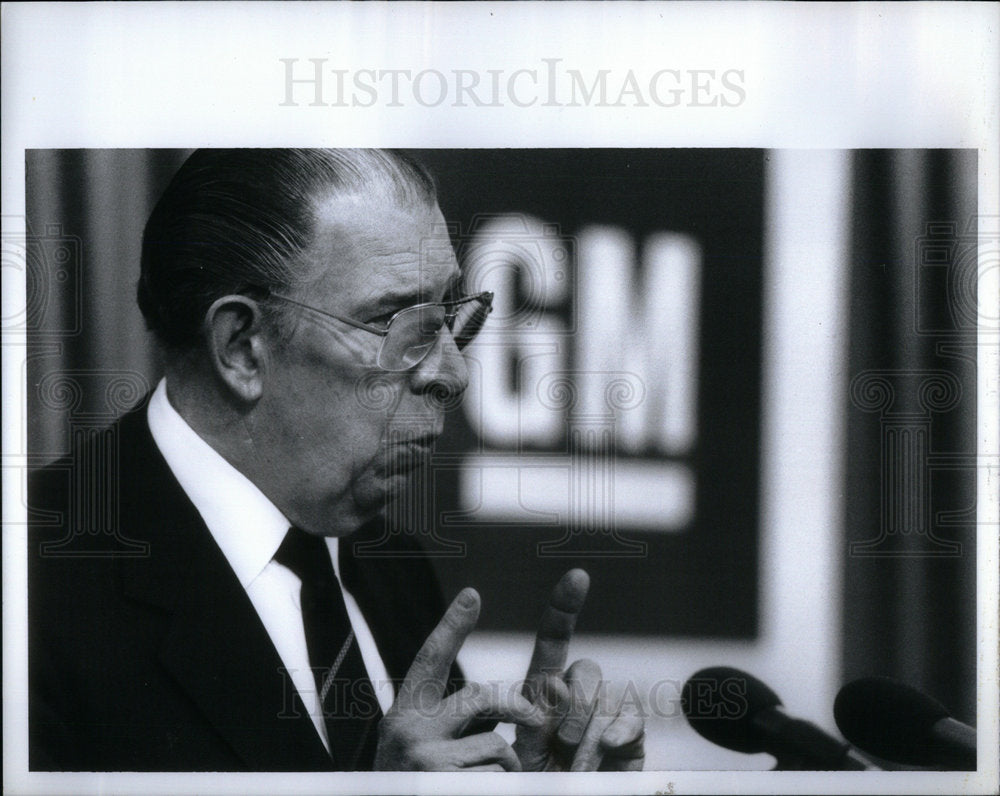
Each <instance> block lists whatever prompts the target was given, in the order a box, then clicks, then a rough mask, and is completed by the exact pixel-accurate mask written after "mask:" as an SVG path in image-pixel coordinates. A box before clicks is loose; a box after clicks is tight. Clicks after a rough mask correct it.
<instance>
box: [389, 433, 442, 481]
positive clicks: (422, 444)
mask: <svg viewBox="0 0 1000 796" xmlns="http://www.w3.org/2000/svg"><path fill="white" fill-rule="evenodd" d="M440 435H441V432H440V431H432V432H428V433H425V434H419V435H405V436H404V435H400V436H398V437H396V436H394V435H393V436H390V438H389V440H388V443H389V444H388V446H387V448H386V459H387V464H388V465H389V468H390V469H391V470H393V471H394V472H396V473H403V472H409V471H410V470H415V469H416V468H417V467H419V466H421V465H422V464H424V463H425V462H426V461H427V459H428V457H429V456H430V455H431V452H432V451H433V450H434V443H435V441H436V440H437V438H438V437H439V436H440Z"/></svg>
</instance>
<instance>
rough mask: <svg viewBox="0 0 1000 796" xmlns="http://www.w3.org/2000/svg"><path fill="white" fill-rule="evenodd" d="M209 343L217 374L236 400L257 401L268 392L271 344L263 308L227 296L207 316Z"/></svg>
mask: <svg viewBox="0 0 1000 796" xmlns="http://www.w3.org/2000/svg"><path fill="white" fill-rule="evenodd" d="M204 329H205V343H206V345H207V346H208V352H209V359H210V361H211V364H212V369H213V370H214V371H215V375H216V376H217V377H218V378H219V379H220V380H221V381H222V383H223V384H224V385H225V386H226V387H227V388H228V390H229V392H230V393H231V394H232V396H233V397H234V398H236V399H237V400H239V401H242V402H246V403H254V402H256V401H257V400H258V399H259V398H260V396H261V395H262V394H263V391H264V376H265V366H266V357H267V342H266V339H265V335H264V328H263V314H262V312H261V309H260V305H258V304H257V302H256V301H254V300H253V299H251V298H248V297H247V296H240V295H232V296H223V297H222V298H220V299H217V300H216V301H215V302H213V304H212V306H211V307H209V308H208V311H207V312H206V313H205V326H204Z"/></svg>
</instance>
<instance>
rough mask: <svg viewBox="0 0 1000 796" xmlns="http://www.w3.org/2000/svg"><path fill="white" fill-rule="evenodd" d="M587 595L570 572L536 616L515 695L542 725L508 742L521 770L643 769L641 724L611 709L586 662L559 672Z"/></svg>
mask: <svg viewBox="0 0 1000 796" xmlns="http://www.w3.org/2000/svg"><path fill="white" fill-rule="evenodd" d="M589 588H590V578H589V576H588V575H587V573H586V572H584V571H583V570H582V569H573V570H570V571H569V572H567V573H566V574H565V575H563V577H562V578H561V579H560V580H559V582H558V583H557V584H556V587H555V588H554V589H553V591H552V595H551V597H550V598H549V604H548V605H547V606H546V608H545V611H544V612H543V613H542V620H541V623H540V624H539V627H538V634H537V635H536V637H535V647H534V650H533V652H532V655H531V663H530V664H529V665H528V672H527V674H526V675H525V683H524V689H523V691H522V693H523V694H524V696H525V697H526V698H527V699H529V700H531V702H532V703H534V704H535V705H536V706H537V707H538V708H540V709H541V710H542V711H543V713H544V720H543V721H542V723H541V724H540V725H536V726H531V725H525V724H522V725H519V726H518V728H517V739H516V740H515V742H514V750H515V751H516V752H517V756H518V758H519V759H520V761H521V765H522V767H523V769H524V770H525V771H565V770H571V771H594V770H606V771H639V770H641V769H642V764H643V759H644V751H643V740H644V723H643V720H642V718H641V717H640V716H638V715H635V714H634V713H629V712H626V711H623V710H620V709H618V708H617V707H616V705H615V704H614V702H613V700H612V699H611V697H610V694H609V693H608V690H607V688H606V687H605V686H606V685H607V684H606V683H604V682H603V680H602V676H601V669H600V667H599V666H598V665H597V664H596V663H594V662H593V661H590V660H586V659H584V660H579V661H576V662H574V663H573V665H572V666H570V667H569V668H568V669H566V670H565V671H563V667H564V666H565V665H566V658H567V655H568V652H569V643H570V640H571V639H572V636H573V630H574V628H575V627H576V620H577V617H578V616H579V614H580V611H581V610H582V608H583V603H584V601H585V600H586V598H587V591H588V589H589Z"/></svg>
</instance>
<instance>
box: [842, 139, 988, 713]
mask: <svg viewBox="0 0 1000 796" xmlns="http://www.w3.org/2000/svg"><path fill="white" fill-rule="evenodd" d="M976 165H977V162H976V153H975V152H974V151H943V150H932V151H927V150H921V151H894V152H883V151H859V152H857V153H856V154H855V162H854V175H853V182H854V197H853V205H852V206H853V210H854V219H853V230H852V235H853V244H852V257H853V259H852V262H851V263H850V274H851V277H850V279H851V287H850V302H851V304H850V314H851V317H850V330H851V332H850V334H851V339H850V362H849V373H850V375H851V377H852V378H851V385H850V396H849V401H848V409H847V411H848V424H847V428H848V432H847V433H848V439H847V446H846V450H845V455H846V457H847V463H846V464H847V466H846V478H847V483H846V485H845V486H846V489H845V498H844V503H845V520H846V525H845V527H846V534H847V540H846V557H845V561H846V565H845V572H844V575H845V586H844V614H843V615H844V679H845V681H849V680H852V679H854V678H855V677H861V676H867V675H885V676H890V677H895V678H897V679H900V680H902V681H904V682H906V683H909V684H910V685H912V686H914V687H916V688H919V689H920V690H922V691H925V692H926V693H929V694H931V695H933V696H935V697H936V698H937V699H939V700H940V701H941V702H942V703H944V705H945V706H946V707H948V708H949V709H950V710H951V711H952V712H953V715H955V716H956V717H957V718H959V719H960V720H962V721H966V722H970V723H974V721H975V707H976V692H975V682H976V667H975V660H976V658H975V642H976V533H975V522H976V456H975V454H976V322H977V301H976V299H977V295H976V282H977V240H976V235H977V229H976V215H975V214H976V174H977V169H976Z"/></svg>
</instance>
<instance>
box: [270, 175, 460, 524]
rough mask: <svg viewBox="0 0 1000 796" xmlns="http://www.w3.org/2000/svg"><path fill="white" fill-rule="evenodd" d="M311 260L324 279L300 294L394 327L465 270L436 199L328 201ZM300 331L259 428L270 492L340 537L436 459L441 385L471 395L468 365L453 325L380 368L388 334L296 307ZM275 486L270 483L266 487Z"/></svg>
mask: <svg viewBox="0 0 1000 796" xmlns="http://www.w3.org/2000/svg"><path fill="white" fill-rule="evenodd" d="M303 259H304V262H303V265H304V266H305V267H306V268H309V269H313V270H312V273H320V274H322V277H321V278H320V279H319V281H318V282H317V283H315V284H314V285H312V286H311V287H310V288H309V290H308V291H298V292H297V293H295V294H293V295H294V297H295V298H297V299H298V300H300V301H302V302H304V303H307V304H310V305H312V306H313V307H316V308H317V309H321V310H324V311H326V312H329V313H334V314H337V315H341V316H346V317H349V318H353V319H356V320H359V321H363V322H366V323H372V324H375V325H380V324H381V325H384V323H385V322H387V321H388V319H389V318H390V317H391V316H392V314H393V313H394V312H396V311H398V310H400V309H403V308H404V307H407V306H411V305H413V304H417V303H420V302H425V301H441V300H442V299H443V298H445V295H446V292H447V291H448V290H449V288H450V287H451V286H452V284H453V283H454V281H455V280H456V279H457V278H458V276H459V270H458V263H457V262H456V259H455V255H454V252H453V250H452V248H451V244H450V242H449V240H448V233H447V230H446V229H445V226H444V219H443V217H442V216H441V211H440V210H439V209H438V208H437V206H436V205H435V206H433V207H427V206H426V205H424V204H416V205H409V206H405V207H403V206H398V205H397V203H396V202H394V201H392V200H389V199H386V198H383V197H380V196H377V195H376V196H367V195H365V196H354V197H350V196H348V197H334V198H331V199H328V200H325V201H324V202H323V203H321V206H320V210H319V213H318V221H317V225H316V231H315V235H314V238H313V240H312V243H311V244H310V245H309V246H308V248H307V249H306V250H305V252H304V253H303ZM291 311H292V314H293V316H294V318H295V326H294V331H293V333H292V335H291V337H290V339H289V340H288V341H287V342H286V343H284V344H282V345H280V346H277V347H276V348H275V349H274V350H273V355H272V356H271V357H270V359H269V364H268V373H267V383H266V387H265V394H264V396H263V398H262V399H261V404H260V409H261V410H262V411H261V413H259V415H258V416H259V417H261V418H262V421H263V419H264V418H266V419H267V420H266V422H267V426H268V427H267V428H265V427H263V425H264V423H263V422H261V424H260V425H259V426H258V428H256V429H254V432H253V433H254V437H255V441H259V443H260V444H259V445H258V446H257V447H258V450H259V456H262V457H270V458H271V461H269V462H268V463H267V466H266V467H265V468H264V469H265V470H266V471H267V472H270V473H273V477H274V478H275V479H276V480H275V483H274V484H273V487H274V489H273V491H272V492H271V494H272V499H274V498H277V499H276V500H275V502H276V503H277V504H278V507H279V508H280V509H282V511H284V513H285V514H286V515H287V516H288V517H289V519H290V520H291V521H292V522H294V523H295V524H297V525H299V526H301V527H302V528H304V529H306V530H309V531H311V532H313V533H323V534H328V535H342V534H345V533H350V532H351V531H353V530H355V529H356V528H357V526H358V525H359V523H361V522H364V521H365V520H367V519H370V518H372V517H374V516H376V515H377V514H378V513H379V512H380V511H381V510H382V509H383V507H384V505H385V503H386V500H387V499H388V498H391V497H392V496H394V495H395V494H396V493H398V492H399V490H400V489H401V488H402V487H403V486H405V484H406V482H407V481H408V480H409V478H410V477H411V474H412V471H413V469H414V468H415V467H416V466H417V465H419V464H420V463H422V462H423V461H425V460H426V457H427V454H428V453H429V451H430V448H431V445H432V444H433V442H434V439H435V438H436V437H437V436H438V435H439V434H440V433H441V429H442V424H443V421H444V418H443V408H442V406H441V401H440V398H441V395H442V390H444V391H446V392H447V393H450V394H459V393H461V392H462V391H463V390H464V389H465V387H466V385H467V383H468V371H467V370H466V366H465V362H464V360H463V358H462V355H461V353H460V352H459V351H458V349H457V348H456V347H455V343H454V340H453V339H452V337H451V335H450V334H449V333H448V331H447V329H443V330H442V331H441V333H440V335H439V339H438V342H437V343H436V345H435V347H434V348H433V349H432V350H431V352H430V353H429V354H428V356H427V358H426V359H424V360H423V361H422V362H421V363H420V364H418V365H417V366H416V367H414V368H412V369H410V370H408V371H404V372H401V373H390V372H386V371H381V370H379V369H378V368H377V366H376V365H375V361H376V354H377V351H378V348H379V345H380V344H381V342H382V338H381V337H379V336H377V335H375V334H372V333H370V332H367V331H365V330H362V329H357V328H354V327H351V326H350V325H348V324H345V323H342V322H340V321H337V320H333V319H329V318H325V317H323V316H321V315H318V314H317V313H313V312H309V311H307V310H301V311H300V310H299V309H296V308H294V307H292V308H291ZM265 491H266V490H265Z"/></svg>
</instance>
